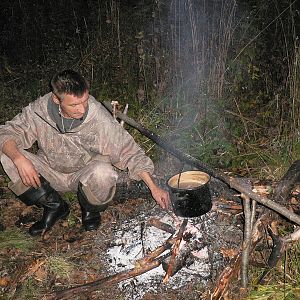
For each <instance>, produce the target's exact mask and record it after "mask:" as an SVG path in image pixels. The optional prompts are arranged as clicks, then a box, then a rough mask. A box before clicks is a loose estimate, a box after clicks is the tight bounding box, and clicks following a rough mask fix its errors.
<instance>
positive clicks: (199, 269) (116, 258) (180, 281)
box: [107, 209, 211, 300]
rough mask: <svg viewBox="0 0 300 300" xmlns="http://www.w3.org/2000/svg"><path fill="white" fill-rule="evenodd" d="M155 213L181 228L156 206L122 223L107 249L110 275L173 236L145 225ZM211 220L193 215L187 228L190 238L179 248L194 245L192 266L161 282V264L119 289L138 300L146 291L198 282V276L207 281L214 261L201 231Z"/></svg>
mask: <svg viewBox="0 0 300 300" xmlns="http://www.w3.org/2000/svg"><path fill="white" fill-rule="evenodd" d="M154 216H155V217H156V218H159V219H160V221H162V222H164V223H167V224H169V225H172V226H173V227H174V228H175V229H178V228H177V227H178V222H174V220H173V219H172V218H171V217H170V216H169V215H168V214H166V213H164V212H163V211H157V210H155V209H154V210H153V211H150V212H148V213H147V214H142V215H140V216H138V217H137V218H135V219H131V220H128V221H126V222H123V223H122V225H121V226H119V227H118V228H117V229H116V231H115V232H113V236H112V241H113V242H112V243H111V245H110V247H109V248H108V250H107V261H108V263H109V265H110V267H109V270H108V271H109V273H110V274H116V273H119V272H121V271H125V270H130V269H132V268H134V263H135V261H136V260H138V259H141V258H143V257H144V256H145V255H146V254H147V253H148V252H150V251H153V250H155V249H156V248H158V247H159V246H161V245H163V244H164V243H165V242H166V240H167V239H168V238H169V237H170V236H171V234H169V233H166V232H164V231H162V230H160V229H158V228H156V227H154V226H150V225H147V224H146V222H147V220H148V219H150V218H151V217H154ZM180 219H181V218H180ZM209 219H210V218H209V217H208V216H207V215H206V216H201V217H199V218H191V219H189V221H188V225H187V228H186V231H189V232H190V233H191V234H190V236H191V240H190V241H187V242H186V241H183V242H182V243H181V245H180V248H181V249H180V250H182V248H184V247H190V246H192V247H193V248H194V250H193V252H192V253H193V255H194V262H193V263H192V264H191V265H189V266H184V267H183V268H182V269H181V270H179V271H178V272H177V273H176V274H175V275H173V276H172V277H171V278H170V279H169V281H168V283H167V284H162V280H163V278H164V276H165V271H164V270H163V268H162V266H161V265H160V266H159V267H157V268H155V269H153V270H150V271H148V272H146V273H143V274H141V275H139V276H136V277H135V278H133V279H129V280H126V281H123V282H121V283H119V288H121V289H122V290H123V291H124V293H125V297H126V299H131V300H139V299H142V297H143V295H144V294H145V293H146V292H154V293H155V292H158V290H161V289H164V288H172V289H177V288H180V287H182V286H185V285H186V284H187V283H189V282H191V281H195V279H197V281H198V282H199V281H202V282H203V283H205V282H206V281H207V279H208V278H209V277H210V276H211V264H210V259H209V247H207V246H205V245H204V244H203V235H202V230H203V228H204V227H205V226H207V224H206V223H209ZM174 223H176V224H174ZM120 227H121V228H120ZM167 251H170V250H167ZM164 253H166V252H164Z"/></svg>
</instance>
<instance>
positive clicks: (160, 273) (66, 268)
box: [0, 175, 275, 300]
mask: <svg viewBox="0 0 300 300" xmlns="http://www.w3.org/2000/svg"><path fill="white" fill-rule="evenodd" d="M0 179H1V180H0V187H1V202H0V209H1V220H0V222H1V228H0V229H1V231H0V299H4V300H6V299H7V300H8V299H17V300H19V299H20V300H25V299H26V300H27V299H48V298H47V296H48V295H49V294H51V293H54V292H57V291H61V290H65V289H68V288H70V287H78V286H80V285H83V284H86V283H88V282H94V281H97V280H99V279H101V278H106V277H109V276H111V275H114V274H118V273H120V272H123V271H127V270H129V269H131V268H132V267H134V266H135V265H134V262H135V261H137V260H138V259H141V258H143V257H145V255H146V254H147V253H148V252H149V251H153V250H155V249H157V248H158V247H159V246H161V245H163V244H164V243H165V242H166V240H167V238H168V237H170V234H166V233H165V232H162V231H161V230H159V229H157V228H154V227H151V226H150V225H149V224H148V223H147V221H148V220H149V219H151V218H156V219H158V220H161V221H163V222H164V223H167V224H169V225H171V226H173V227H174V228H176V226H177V227H178V224H177V225H176V224H175V223H174V220H172V218H170V216H169V214H167V213H166V212H164V211H163V210H161V209H160V208H159V207H157V206H156V205H155V203H154V201H153V200H152V199H151V197H149V198H146V199H142V198H138V199H127V200H126V201H124V202H123V203H118V201H114V203H113V204H112V205H111V206H109V208H108V209H107V210H106V211H105V212H103V213H102V215H101V216H102V223H101V226H100V228H99V229H98V230H97V231H92V232H85V231H83V230H82V227H81V219H80V214H81V212H80V208H79V205H78V203H77V199H76V196H75V195H73V194H68V193H67V194H64V195H63V197H64V198H65V199H66V201H67V202H69V204H70V208H71V213H70V215H69V217H68V219H66V220H60V221H58V222H57V224H55V226H54V227H53V229H52V230H51V231H49V232H47V233H46V234H44V235H43V236H42V237H31V236H30V235H29V234H28V233H27V230H28V228H29V226H31V224H32V223H33V222H34V220H37V219H38V218H39V217H40V216H41V213H42V211H41V209H39V208H37V207H26V206H25V205H24V204H23V203H22V202H21V201H18V200H17V199H16V197H15V196H14V195H13V194H12V193H11V192H10V190H9V189H8V188H7V177H6V176H5V175H1V177H0ZM255 184H256V190H258V191H260V192H262V193H266V192H267V191H268V190H270V183H264V184H262V183H260V182H256V183H255ZM214 187H215V186H214ZM214 187H213V188H214ZM218 189H219V188H218ZM220 190H222V189H219V190H218V191H215V190H214V191H213V193H212V200H213V208H212V210H211V211H210V212H208V213H207V214H205V215H203V216H200V217H198V218H190V219H189V220H188V226H192V228H198V229H199V233H198V236H197V243H198V250H200V251H199V253H198V255H197V259H194V260H193V261H192V262H190V263H189V264H188V263H186V265H185V266H183V267H182V268H181V269H180V270H179V271H178V272H177V273H176V274H175V275H174V276H172V277H171V278H170V279H169V281H167V282H166V283H163V279H164V276H165V273H166V272H165V271H166V270H165V269H163V268H162V265H160V266H159V267H158V268H156V269H154V270H152V271H148V272H145V273H144V274H142V275H139V276H136V277H133V278H130V279H127V280H121V281H120V282H119V283H116V284H104V285H99V286H98V287H97V288H96V289H95V290H94V291H93V292H89V291H86V290H85V291H84V292H80V293H75V292H74V293H73V292H71V293H70V295H69V296H68V297H67V298H64V299H71V298H72V299H78V300H81V299H86V300H87V299H109V300H123V299H124V300H125V299H126V300H128V299H130V300H140V299H141V300H149V299H153V300H154V299H157V300H158V299H166V300H169V299H170V300H175V299H178V300H180V299H185V300H193V299H208V298H209V295H210V294H211V293H212V292H213V291H214V289H215V288H216V287H217V285H218V282H217V281H218V278H219V276H220V274H221V273H222V271H223V270H224V269H225V268H226V266H227V265H228V264H229V262H230V260H231V259H232V258H233V257H234V256H235V255H236V254H237V253H238V251H239V249H240V247H241V243H242V236H243V212H242V206H241V203H239V200H238V199H239V198H238V197H236V196H235V195H234V194H231V193H228V191H227V192H226V196H225V197H224V195H221V193H220ZM258 211H259V207H258ZM180 219H183V218H180ZM188 226H187V227H188ZM199 234H200V235H199ZM199 243H200V244H201V246H199ZM141 249H142V250H141ZM261 249H262V248H260V250H258V252H257V253H258V254H257V259H256V258H255V259H254V260H256V263H257V262H258V261H260V262H259V263H260V264H262V265H263V264H264V263H265V262H266V259H267V256H265V255H264V254H263V252H262V251H261ZM267 252H268V253H269V252H270V248H269V249H267ZM266 255H268V254H266ZM194 258H195V257H194ZM252 260H253V258H252ZM235 280H236V279H235ZM236 281H237V280H236ZM238 282H239V281H237V284H236V285H234V284H233V285H232V286H231V288H230V289H229V291H228V293H227V294H226V295H225V298H224V299H242V298H243V295H244V293H245V290H243V289H240V288H239V286H240V283H238ZM43 297H44V298H43ZM53 299H56V298H53ZM57 299H58V298H57ZM274 299H275V298H274Z"/></svg>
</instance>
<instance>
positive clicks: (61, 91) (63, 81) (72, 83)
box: [50, 70, 89, 101]
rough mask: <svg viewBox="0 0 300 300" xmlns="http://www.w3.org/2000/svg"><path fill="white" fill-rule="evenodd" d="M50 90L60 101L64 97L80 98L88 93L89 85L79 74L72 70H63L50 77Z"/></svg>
mask: <svg viewBox="0 0 300 300" xmlns="http://www.w3.org/2000/svg"><path fill="white" fill-rule="evenodd" d="M50 88H51V91H52V92H53V93H54V94H55V95H56V96H57V97H58V98H59V100H61V101H62V100H63V98H64V96H65V95H74V96H82V95H83V94H84V93H85V92H87V91H89V84H88V82H87V81H86V80H85V78H84V77H83V76H81V75H80V74H79V73H77V72H75V71H73V70H64V71H62V72H59V73H57V74H55V75H54V76H53V77H52V79H51V81H50Z"/></svg>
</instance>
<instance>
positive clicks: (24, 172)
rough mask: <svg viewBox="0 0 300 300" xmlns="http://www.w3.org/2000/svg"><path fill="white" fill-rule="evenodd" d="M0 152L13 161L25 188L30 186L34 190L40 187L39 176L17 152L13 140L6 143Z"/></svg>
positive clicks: (30, 163) (29, 162) (31, 164)
mask: <svg viewBox="0 0 300 300" xmlns="http://www.w3.org/2000/svg"><path fill="white" fill-rule="evenodd" d="M2 152H3V153H4V154H5V155H6V156H8V157H9V158H10V159H11V160H12V161H13V163H14V164H15V166H16V168H17V170H18V172H19V175H20V178H21V180H22V182H23V183H24V184H25V185H26V186H32V187H34V188H38V187H40V186H41V181H40V178H39V174H38V172H37V171H36V169H35V167H34V165H33V163H32V162H31V161H30V160H29V159H28V158H26V157H25V156H24V155H23V154H22V153H21V152H20V151H19V149H18V147H17V144H16V142H15V141H14V140H8V141H6V142H5V144H4V145H3V147H2Z"/></svg>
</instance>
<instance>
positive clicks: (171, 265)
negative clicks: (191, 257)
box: [163, 219, 188, 283]
mask: <svg viewBox="0 0 300 300" xmlns="http://www.w3.org/2000/svg"><path fill="white" fill-rule="evenodd" d="M187 222H188V219H184V220H183V222H182V223H181V225H180V228H179V231H178V235H177V240H176V242H175V244H174V246H173V249H172V255H171V258H170V262H169V266H168V270H167V272H166V275H165V277H164V279H163V283H167V282H168V280H169V278H170V277H171V276H172V274H174V272H173V269H174V265H175V260H176V256H177V254H178V250H179V246H180V243H181V240H182V237H183V233H184V230H185V227H186V225H187Z"/></svg>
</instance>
